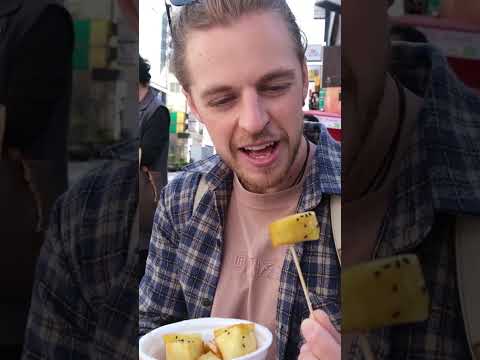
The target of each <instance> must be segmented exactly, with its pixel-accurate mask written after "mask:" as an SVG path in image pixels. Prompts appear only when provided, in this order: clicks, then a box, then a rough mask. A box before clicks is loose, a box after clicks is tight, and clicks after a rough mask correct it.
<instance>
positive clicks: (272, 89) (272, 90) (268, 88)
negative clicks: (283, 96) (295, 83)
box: [260, 84, 291, 94]
mask: <svg viewBox="0 0 480 360" xmlns="http://www.w3.org/2000/svg"><path fill="white" fill-rule="evenodd" d="M290 86H291V84H275V85H265V86H263V87H261V88H260V91H262V92H265V93H269V94H278V93H283V92H284V91H286V90H288V89H289V88H290Z"/></svg>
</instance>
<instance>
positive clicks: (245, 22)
mask: <svg viewBox="0 0 480 360" xmlns="http://www.w3.org/2000/svg"><path fill="white" fill-rule="evenodd" d="M186 45H187V46H186V66H187V69H188V73H189V78H190V83H191V88H197V90H202V89H205V88H207V87H209V86H211V85H212V84H219V83H220V84H222V85H227V86H240V85H242V84H246V83H250V82H255V81H257V80H258V79H259V78H261V77H262V76H264V75H265V74H266V73H268V72H271V71H272V70H275V69H278V68H282V69H287V68H294V69H298V70H300V68H301V67H300V65H301V64H300V61H299V60H298V57H297V53H296V50H295V44H294V41H293V40H292V38H291V36H290V35H289V32H288V28H287V25H286V23H285V21H284V20H283V18H282V17H281V16H280V15H279V14H277V13H274V12H262V13H258V14H248V15H244V16H242V17H241V18H240V19H238V20H237V21H235V22H234V23H233V24H231V25H228V26H223V25H222V26H215V27H212V28H210V29H208V30H194V31H192V32H191V33H190V34H189V36H188V38H187V44H186Z"/></svg>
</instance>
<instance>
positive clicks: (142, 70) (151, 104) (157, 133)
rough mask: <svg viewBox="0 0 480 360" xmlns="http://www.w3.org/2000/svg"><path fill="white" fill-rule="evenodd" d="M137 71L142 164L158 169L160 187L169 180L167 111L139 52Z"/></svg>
mask: <svg viewBox="0 0 480 360" xmlns="http://www.w3.org/2000/svg"><path fill="white" fill-rule="evenodd" d="M138 75H139V83H138V100H139V102H140V108H139V111H140V116H139V132H140V146H141V148H142V151H143V156H142V164H141V165H142V166H145V167H146V168H147V169H148V170H149V171H155V172H157V173H158V175H159V177H160V178H161V179H162V182H161V188H162V187H163V186H164V185H166V184H167V181H168V145H169V137H170V112H169V111H168V109H167V108H166V107H165V106H163V105H162V102H161V99H160V98H159V97H158V92H157V91H156V90H155V89H153V88H152V87H151V86H150V78H151V76H150V65H149V64H148V63H147V62H146V61H145V59H143V58H142V57H141V56H139V64H138Z"/></svg>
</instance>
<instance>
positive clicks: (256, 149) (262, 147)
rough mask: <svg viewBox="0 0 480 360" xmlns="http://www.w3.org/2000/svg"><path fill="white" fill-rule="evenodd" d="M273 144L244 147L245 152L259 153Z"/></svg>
mask: <svg viewBox="0 0 480 360" xmlns="http://www.w3.org/2000/svg"><path fill="white" fill-rule="evenodd" d="M274 144H275V143H273V142H271V143H268V144H265V145H259V146H246V147H244V149H245V150H248V151H260V150H263V149H266V148H268V147H270V146H273V145H274Z"/></svg>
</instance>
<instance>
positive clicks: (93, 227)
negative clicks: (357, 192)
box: [22, 147, 140, 360]
mask: <svg viewBox="0 0 480 360" xmlns="http://www.w3.org/2000/svg"><path fill="white" fill-rule="evenodd" d="M137 148H138V147H137ZM137 174H138V163H137V161H134V162H131V161H119V160H112V161H110V162H109V163H108V164H107V165H104V166H102V167H100V168H99V169H96V170H94V171H93V172H91V173H90V174H89V175H88V176H86V177H85V178H84V179H82V180H81V181H80V182H79V183H77V184H76V185H75V186H74V187H73V188H72V189H70V190H69V191H68V192H67V193H66V194H64V195H63V196H62V197H61V198H60V199H59V200H58V201H57V203H56V205H55V207H54V210H53V212H52V216H51V222H50V227H49V229H48V232H47V235H46V239H45V243H44V245H43V247H42V250H41V254H40V257H39V260H38V263H37V271H36V280H35V285H34V289H33V295H32V304H31V308H30V314H29V319H28V325H27V330H26V334H25V344H24V349H23V355H22V358H23V359H36V360H38V359H136V358H137V357H138V343H137V336H136V334H137V332H138V317H137V316H136V315H137V310H138V283H139V280H140V279H139V275H138V273H139V272H138V268H137V263H138V261H137V259H136V257H135V255H136V254H135V253H134V252H130V253H129V245H130V242H131V237H130V233H131V230H132V222H133V219H134V214H135V210H136V207H137V201H138V199H137V197H138V177H137Z"/></svg>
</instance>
